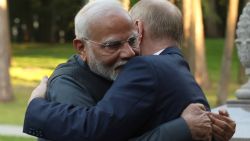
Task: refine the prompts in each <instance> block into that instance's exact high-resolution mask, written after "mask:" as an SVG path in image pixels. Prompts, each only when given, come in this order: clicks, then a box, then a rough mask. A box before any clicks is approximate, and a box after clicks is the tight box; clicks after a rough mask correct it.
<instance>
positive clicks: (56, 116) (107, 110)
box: [24, 59, 157, 141]
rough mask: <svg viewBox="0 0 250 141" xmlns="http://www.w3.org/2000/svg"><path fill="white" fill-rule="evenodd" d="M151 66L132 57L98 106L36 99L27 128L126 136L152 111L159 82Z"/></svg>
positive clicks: (70, 135) (76, 136)
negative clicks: (73, 104) (88, 106)
mask: <svg viewBox="0 0 250 141" xmlns="http://www.w3.org/2000/svg"><path fill="white" fill-rule="evenodd" d="M151 70H152V69H151V68H149V67H148V64H145V62H143V61H140V60H139V61H138V59H137V60H135V59H133V61H130V62H129V63H128V64H127V65H126V67H125V68H124V70H123V71H122V72H121V75H120V76H119V77H118V78H117V80H116V81H115V83H114V84H113V86H112V87H111V89H110V90H109V91H108V92H107V94H106V95H105V97H104V98H103V100H101V101H100V102H99V103H98V104H97V106H95V107H90V108H86V107H75V106H72V105H67V104H60V103H56V102H48V101H46V100H44V99H41V98H37V99H34V100H32V101H31V103H30V104H29V106H28V108H27V112H26V116H25V121H24V132H26V133H28V134H29V133H30V131H31V130H32V131H33V130H35V131H37V132H38V133H40V135H41V136H43V137H45V138H48V139H52V140H89V141H91V140H109V141H112V140H127V139H128V138H129V137H131V136H133V134H135V132H137V130H138V129H139V128H140V127H141V126H142V125H143V124H144V123H145V121H146V120H147V119H148V118H149V116H150V114H149V113H150V112H152V111H153V105H154V104H155V103H154V102H155V96H156V95H155V85H157V83H156V82H155V81H156V80H155V76H154V72H152V71H151ZM40 113H41V114H40Z"/></svg>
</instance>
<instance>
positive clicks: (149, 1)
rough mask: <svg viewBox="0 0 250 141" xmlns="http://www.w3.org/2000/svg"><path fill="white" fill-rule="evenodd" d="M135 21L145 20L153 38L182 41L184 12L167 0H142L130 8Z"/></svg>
mask: <svg viewBox="0 0 250 141" xmlns="http://www.w3.org/2000/svg"><path fill="white" fill-rule="evenodd" d="M130 15H131V17H132V19H133V21H136V20H141V21H143V23H144V25H145V28H146V29H147V31H148V32H149V34H150V37H151V38H152V39H163V38H168V39H172V40H175V41H177V42H179V43H181V40H182V36H183V24H182V14H181V12H180V10H179V9H178V8H177V7H176V6H175V5H173V4H172V3H171V2H169V1H167V0H140V1H139V2H138V3H136V4H135V5H134V6H133V7H132V9H131V10H130Z"/></svg>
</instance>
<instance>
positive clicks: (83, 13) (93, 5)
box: [74, 0, 124, 39]
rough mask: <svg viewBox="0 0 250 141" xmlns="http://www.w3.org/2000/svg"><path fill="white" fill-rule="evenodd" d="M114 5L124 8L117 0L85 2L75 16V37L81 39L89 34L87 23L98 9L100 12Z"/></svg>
mask: <svg viewBox="0 0 250 141" xmlns="http://www.w3.org/2000/svg"><path fill="white" fill-rule="evenodd" d="M114 7H115V8H122V9H124V8H123V7H122V5H121V3H120V2H119V1H117V0H94V1H90V2H89V3H87V4H86V5H85V6H84V7H83V8H82V9H81V10H80V11H79V12H78V13H77V14H76V16H75V21H74V22H75V36H76V38H77V39H81V38H84V37H88V36H89V34H90V32H89V31H88V29H89V24H90V22H91V20H92V19H93V16H95V15H96V14H97V13H98V11H99V12H100V11H103V10H108V9H109V8H114Z"/></svg>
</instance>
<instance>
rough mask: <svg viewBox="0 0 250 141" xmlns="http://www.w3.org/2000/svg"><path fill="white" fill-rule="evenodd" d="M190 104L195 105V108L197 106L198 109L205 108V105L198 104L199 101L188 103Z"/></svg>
mask: <svg viewBox="0 0 250 141" xmlns="http://www.w3.org/2000/svg"><path fill="white" fill-rule="evenodd" d="M190 105H192V106H195V107H197V108H199V109H201V110H203V111H205V110H206V108H205V106H204V105H203V104H200V103H193V104H190Z"/></svg>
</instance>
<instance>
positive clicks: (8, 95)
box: [0, 0, 13, 101]
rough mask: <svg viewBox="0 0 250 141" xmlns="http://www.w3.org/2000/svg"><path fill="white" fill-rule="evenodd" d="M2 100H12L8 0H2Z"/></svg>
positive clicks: (0, 80)
mask: <svg viewBox="0 0 250 141" xmlns="http://www.w3.org/2000/svg"><path fill="white" fill-rule="evenodd" d="M0 19H1V20H0V101H10V100H12V98H13V96H12V90H11V85H10V75H9V67H10V32H9V23H8V9H7V0H0Z"/></svg>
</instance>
